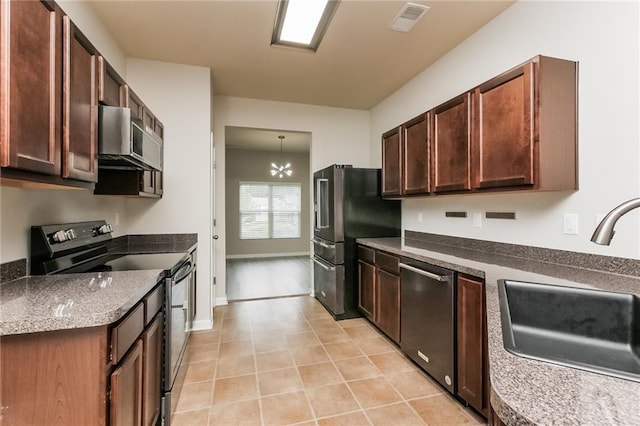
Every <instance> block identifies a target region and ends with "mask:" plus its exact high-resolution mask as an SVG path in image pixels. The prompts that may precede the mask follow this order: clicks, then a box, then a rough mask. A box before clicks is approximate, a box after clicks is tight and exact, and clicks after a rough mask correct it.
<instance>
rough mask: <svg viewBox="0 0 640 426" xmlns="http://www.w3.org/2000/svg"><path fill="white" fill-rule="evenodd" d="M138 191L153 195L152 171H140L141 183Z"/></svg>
mask: <svg viewBox="0 0 640 426" xmlns="http://www.w3.org/2000/svg"><path fill="white" fill-rule="evenodd" d="M141 184H142V185H141V188H140V191H142V192H147V193H149V194H154V193H155V187H154V174H153V170H144V171H142V182H141Z"/></svg>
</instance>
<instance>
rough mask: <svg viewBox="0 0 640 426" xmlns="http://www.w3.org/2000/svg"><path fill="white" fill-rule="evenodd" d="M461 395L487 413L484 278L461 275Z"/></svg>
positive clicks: (459, 336) (458, 326) (459, 391)
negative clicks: (482, 279)
mask: <svg viewBox="0 0 640 426" xmlns="http://www.w3.org/2000/svg"><path fill="white" fill-rule="evenodd" d="M457 287H458V288H457V293H458V295H457V309H458V313H457V316H458V317H457V323H458V324H457V328H458V338H457V340H458V341H457V343H458V361H457V364H458V365H457V367H458V396H459V397H460V398H462V399H463V400H465V401H466V402H468V403H469V405H471V406H472V407H473V408H475V409H476V410H478V411H479V412H481V413H483V414H484V415H485V416H487V415H488V409H489V393H488V383H489V370H488V359H487V358H488V354H487V343H486V342H487V326H486V313H485V297H484V282H483V281H481V280H478V279H476V278H471V277H467V276H464V275H458V282H457Z"/></svg>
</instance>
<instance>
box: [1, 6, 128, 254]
mask: <svg viewBox="0 0 640 426" xmlns="http://www.w3.org/2000/svg"><path fill="white" fill-rule="evenodd" d="M59 4H60V6H61V7H62V8H63V10H64V11H65V12H66V13H67V14H68V15H69V17H70V18H71V20H72V21H73V22H74V23H75V24H76V25H77V26H78V28H80V30H81V31H82V32H83V34H85V35H86V36H87V37H88V38H89V39H90V40H91V42H92V43H93V45H94V46H95V47H96V48H97V49H98V50H99V51H100V52H101V53H103V54H104V56H105V57H106V58H107V59H108V60H109V62H110V63H111V64H112V65H113V66H114V68H115V69H116V70H117V71H118V72H119V73H120V74H121V75H122V76H123V77H124V76H125V69H124V68H125V67H124V63H125V61H124V58H125V56H124V53H123V52H122V51H121V50H120V48H119V47H118V45H117V43H116V42H115V41H114V40H113V38H112V37H111V35H110V34H109V33H108V32H107V31H106V30H105V28H104V26H103V25H102V23H101V22H100V21H99V20H97V19H96V17H95V15H93V12H92V11H91V9H90V8H89V6H88V5H87V4H86V3H83V2H78V1H70V0H63V1H60V2H59ZM116 213H117V214H118V215H119V220H120V223H119V224H115V216H116ZM98 219H106V220H107V221H110V222H111V223H112V224H114V225H116V227H115V232H114V235H116V236H117V235H121V234H122V233H123V232H122V228H123V225H124V222H125V221H126V217H125V200H124V199H123V198H116V197H105V196H94V195H93V193H92V192H91V191H86V190H72V189H69V190H51V189H46V190H43V189H20V188H10V187H0V263H4V262H9V261H12V260H17V259H22V258H28V257H29V246H28V239H29V230H30V227H31V226H32V225H45V224H53V223H67V222H75V221H85V220H98Z"/></svg>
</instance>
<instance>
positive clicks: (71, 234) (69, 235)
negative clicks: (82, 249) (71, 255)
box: [65, 229, 78, 240]
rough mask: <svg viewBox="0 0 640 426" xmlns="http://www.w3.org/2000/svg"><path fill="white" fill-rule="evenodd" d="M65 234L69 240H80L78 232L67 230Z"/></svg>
mask: <svg viewBox="0 0 640 426" xmlns="http://www.w3.org/2000/svg"><path fill="white" fill-rule="evenodd" d="M65 234H66V235H67V239H68V240H75V239H76V238H78V235H76V231H75V230H73V229H67V230H66V232H65Z"/></svg>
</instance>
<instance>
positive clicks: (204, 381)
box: [173, 296, 484, 426]
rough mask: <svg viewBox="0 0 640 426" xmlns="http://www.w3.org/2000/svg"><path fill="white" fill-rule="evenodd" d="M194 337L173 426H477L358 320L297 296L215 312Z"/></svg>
mask: <svg viewBox="0 0 640 426" xmlns="http://www.w3.org/2000/svg"><path fill="white" fill-rule="evenodd" d="M214 312H215V314H214V327H213V329H212V330H211V331H201V332H194V333H192V334H191V340H190V343H189V346H188V348H187V354H186V355H185V358H186V362H187V363H188V364H186V369H185V371H186V375H185V380H184V385H183V386H182V388H181V390H180V396H179V399H178V402H177V406H176V410H175V413H174V416H173V425H175V426H181V425H195V426H197V425H203V426H204V425H209V426H214V425H225V426H226V425H267V426H270V425H289V424H299V425H323V426H324V425H327V426H328V425H349V426H355V425H384V426H389V425H424V424H428V425H466V424H470V425H476V424H483V423H484V420H483V419H482V418H481V417H479V416H478V415H477V414H475V413H474V412H473V411H472V410H470V409H468V408H465V407H463V406H462V405H460V404H459V403H458V402H456V401H455V400H454V399H453V398H452V397H451V396H450V395H449V394H448V393H446V392H445V391H444V390H443V389H442V388H441V387H439V386H438V385H437V384H436V383H435V382H434V381H432V380H431V379H430V378H429V377H428V376H426V375H425V374H423V373H422V372H421V370H419V369H418V368H417V367H416V366H415V365H414V364H413V363H412V362H411V361H409V360H408V359H407V358H405V357H404V355H402V353H401V352H400V351H399V349H398V347H397V346H395V345H394V344H393V343H391V342H390V341H389V340H388V339H387V338H386V337H384V336H383V335H382V334H381V333H380V332H379V331H378V330H377V329H376V328H375V327H374V326H372V325H371V324H370V323H368V322H367V321H366V320H365V319H363V318H357V319H351V320H343V321H334V320H333V318H332V317H331V316H330V315H329V314H328V312H327V311H326V310H325V309H324V307H323V306H322V305H320V303H319V302H318V301H316V300H315V299H313V298H311V297H308V296H302V297H290V298H281V299H268V300H256V301H247V302H236V303H232V304H229V305H227V306H222V307H217V308H216V309H215V311H214Z"/></svg>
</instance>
